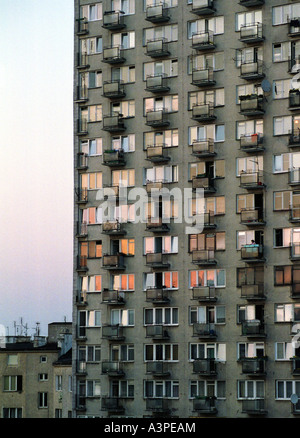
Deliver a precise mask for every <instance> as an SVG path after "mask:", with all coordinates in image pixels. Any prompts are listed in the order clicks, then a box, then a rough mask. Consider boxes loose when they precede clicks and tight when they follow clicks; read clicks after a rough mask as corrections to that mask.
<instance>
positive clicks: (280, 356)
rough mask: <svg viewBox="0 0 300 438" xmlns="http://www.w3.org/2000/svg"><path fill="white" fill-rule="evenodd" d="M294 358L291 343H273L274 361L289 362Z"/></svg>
mask: <svg viewBox="0 0 300 438" xmlns="http://www.w3.org/2000/svg"><path fill="white" fill-rule="evenodd" d="M293 356H295V349H294V347H293V343H292V342H275V360H291V359H292V357H293Z"/></svg>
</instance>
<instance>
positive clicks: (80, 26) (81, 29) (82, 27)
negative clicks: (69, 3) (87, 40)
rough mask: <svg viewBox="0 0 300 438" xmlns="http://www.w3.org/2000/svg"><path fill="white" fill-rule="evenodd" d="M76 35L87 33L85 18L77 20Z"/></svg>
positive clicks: (87, 27) (87, 25)
mask: <svg viewBox="0 0 300 438" xmlns="http://www.w3.org/2000/svg"><path fill="white" fill-rule="evenodd" d="M76 33H77V35H87V34H88V33H89V22H88V21H87V20H86V19H85V18H80V19H79V20H77V32H76Z"/></svg>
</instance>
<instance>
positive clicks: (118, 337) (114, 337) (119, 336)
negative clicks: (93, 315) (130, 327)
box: [102, 325, 125, 342]
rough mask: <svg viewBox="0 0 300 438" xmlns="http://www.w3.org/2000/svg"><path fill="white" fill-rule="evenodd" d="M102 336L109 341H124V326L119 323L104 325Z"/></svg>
mask: <svg viewBox="0 0 300 438" xmlns="http://www.w3.org/2000/svg"><path fill="white" fill-rule="evenodd" d="M102 338H103V339H108V340H109V341H119V342H121V341H124V340H125V336H124V335H123V327H120V326H119V325H104V326H103V327H102Z"/></svg>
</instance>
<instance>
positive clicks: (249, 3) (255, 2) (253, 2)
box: [239, 0, 265, 7]
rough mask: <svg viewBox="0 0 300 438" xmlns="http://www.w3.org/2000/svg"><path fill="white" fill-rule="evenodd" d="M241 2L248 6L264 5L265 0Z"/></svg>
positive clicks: (245, 0) (241, 0)
mask: <svg viewBox="0 0 300 438" xmlns="http://www.w3.org/2000/svg"><path fill="white" fill-rule="evenodd" d="M239 3H240V5H242V6H246V7H252V6H262V5H263V4H264V3H265V0H240V2H239Z"/></svg>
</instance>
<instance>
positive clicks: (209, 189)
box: [192, 175, 216, 193]
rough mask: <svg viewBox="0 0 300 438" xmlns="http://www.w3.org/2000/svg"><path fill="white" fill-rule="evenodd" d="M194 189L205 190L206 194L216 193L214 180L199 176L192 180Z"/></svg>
mask: <svg viewBox="0 0 300 438" xmlns="http://www.w3.org/2000/svg"><path fill="white" fill-rule="evenodd" d="M192 189H193V190H196V189H203V190H204V193H214V192H215V191H216V189H215V187H214V180H213V179H212V178H209V177H207V176H201V175H197V176H195V177H194V178H193V179H192Z"/></svg>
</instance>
